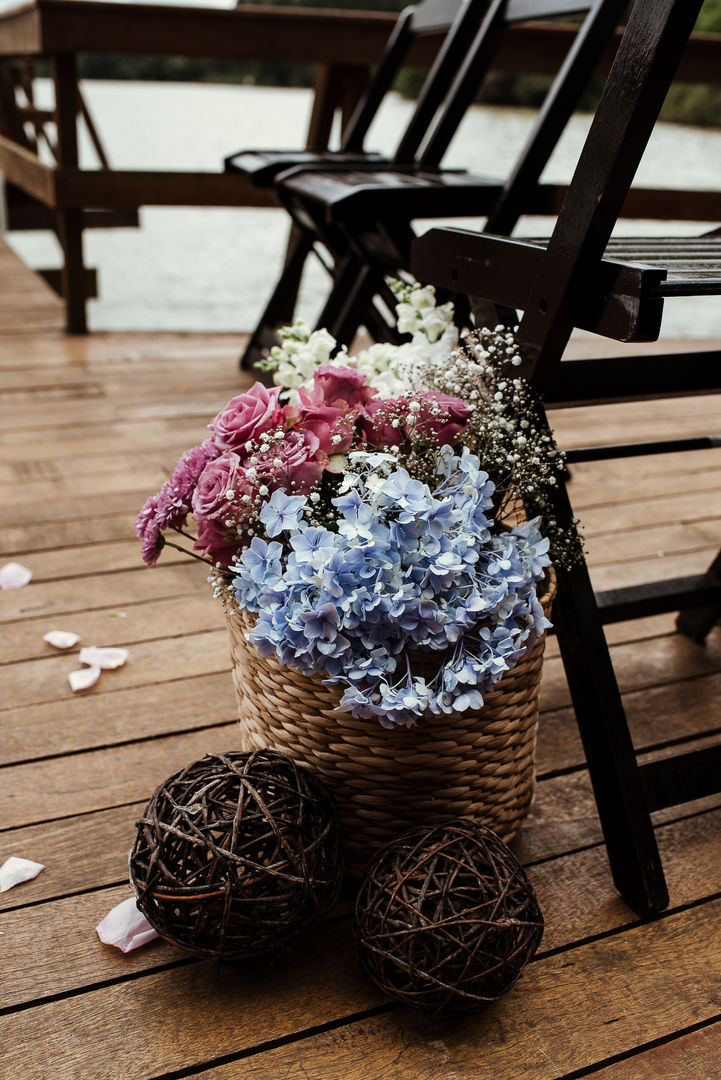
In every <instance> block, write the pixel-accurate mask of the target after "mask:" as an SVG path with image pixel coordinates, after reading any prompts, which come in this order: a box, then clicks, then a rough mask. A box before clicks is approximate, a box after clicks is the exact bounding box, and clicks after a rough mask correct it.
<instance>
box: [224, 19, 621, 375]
mask: <svg viewBox="0 0 721 1080" xmlns="http://www.w3.org/2000/svg"><path fill="white" fill-rule="evenodd" d="M624 7H625V2H624V0H585V2H584V0H534V2H533V3H532V2H530V0H491V3H490V4H489V5H488V10H487V12H486V14H485V17H484V18H483V21H482V22H481V24H480V26H479V27H478V29H477V31H476V32H475V34H469V33H468V22H469V18H468V15H467V14H464V11H463V10H462V11H461V13H460V14H459V16H458V18H457V19H456V22H455V23H454V25H453V27H452V28H451V30H450V32H449V34H448V36H447V38H446V40H445V42H444V46H443V49H442V50H441V53H440V54H439V56H438V59H437V61H436V63H435V65H434V66H433V68H432V69H431V71H430V73H429V75H428V78H427V80H426V82H425V84H424V87H423V89H422V91H421V94H420V96H419V98H418V101H417V103H416V106H415V108H414V110H413V112H412V114H411V118H410V120H409V123H408V124H407V126H406V129H405V131H404V132H403V133H402V136H401V138H400V140H399V143H398V146H397V148H396V151H395V154H394V156H393V159H392V161H391V162H390V163H388V164H386V165H384V166H381V167H378V166H375V167H374V164H373V162H372V161H369V162H368V163H367V167H366V166H365V165H364V166H363V167H362V168H361V167H359V166H358V165H357V164H356V165H354V166H353V167H352V168H349V167H348V165H347V164H339V165H338V166H336V167H330V166H326V167H324V168H317V167H315V166H311V167H308V166H300V167H298V168H294V169H290V170H288V171H286V172H284V173H281V174H280V175H279V176H278V177H277V179H276V189H275V190H276V197H277V198H278V199H279V201H281V202H282V203H283V205H284V206H285V207H286V208H287V209H288V211H289V213H290V214H291V217H292V219H293V222H294V224H295V226H296V228H297V230H298V232H299V234H300V237H301V240H300V241H299V242H298V244H299V245H302V244H305V245H311V244H314V245H316V246H319V245H322V247H323V248H324V249H326V250H327V251H328V252H329V254H330V260H331V262H330V265H331V270H332V274H333V280H332V284H331V289H330V292H329V295H328V299H327V302H326V304H325V306H324V308H323V311H322V313H321V315H320V317H319V319H318V325H323V326H326V327H327V328H328V329H329V330H330V332H331V333H332V334H333V335H334V337H336V339H337V340H338V341H339V342H341V343H344V344H348V343H350V341H351V339H352V338H353V335H354V334H355V332H356V330H357V329H358V327H359V326H360V325H362V324H363V325H365V326H366V327H367V328H368V330H369V332H370V333H371V335H373V336H375V337H376V338H383V339H387V340H393V339H394V334H395V330H394V325H393V320H392V318H389V315H388V312H387V310H386V307H387V304H386V302H387V299H388V297H389V295H390V294H389V291H388V289H387V286H386V283H385V276H386V275H387V274H389V273H398V271H400V270H403V269H408V267H409V260H410V244H411V241H412V239H413V237H414V235H415V234H414V232H413V228H412V222H413V220H414V219H416V218H437V217H454V216H467V215H468V214H478V215H486V214H489V213H491V215H492V218H493V220H494V222H495V225H494V227H495V228H496V229H497V230H502V231H510V229H512V228H513V225H514V224H515V222H516V220H517V219H518V216H519V214H520V213H521V212H529V213H530V212H533V213H549V212H555V211H556V209H557V207H558V201H559V191H558V189H557V188H556V187H555V186H554V185H545V186H543V185H540V184H539V178H540V175H541V173H542V171H543V168H544V166H545V165H546V163H547V161H548V159H549V157H550V155H551V153H552V151H553V149H554V148H555V146H556V143H557V141H558V139H559V137H560V135H561V133H562V132H563V130H564V128H565V126H566V124H567V122H568V119H569V118H570V116H571V114H572V113H573V111H574V109H575V107H576V106H577V103H578V100H579V98H580V96H581V94H582V93H583V91H584V90H585V88H586V87H587V85H588V82H589V80H590V78H591V76H592V74H593V72H594V70H595V68H596V66H597V64H598V61H599V59H600V57H601V54H602V52H603V50H604V48H605V47H606V45H607V43H608V41H609V39H610V37H611V35H612V33H613V30H614V29H615V26H616V24H617V21H618V19H619V17H620V15H621V13H622V11H623V9H624ZM572 13H580V14H583V15H584V19H583V22H582V23H581V24H580V26H579V28H578V32H577V34H576V36H575V38H574V41H573V45H572V46H571V49H570V51H569V53H568V55H567V57H566V59H565V61H564V62H563V64H562V66H561V69H560V70H559V73H558V75H557V77H556V79H555V80H554V82H553V85H552V87H551V89H550V90H549V92H548V94H547V96H546V99H545V101H544V104H543V106H542V108H541V110H540V113H539V116H538V119H537V122H536V124H535V126H534V128H533V131H532V133H531V135H530V137H529V139H528V142H527V144H526V146H525V148H524V151H523V153H522V155H521V158H520V159H519V162H518V165H517V166H516V168H515V169H514V170H513V172H512V174H511V176H510V177H508V178H504V177H500V178H499V177H486V176H478V175H472V174H469V173H467V172H462V171H460V172H459V171H450V170H446V171H444V170H442V169H441V167H440V164H441V161H442V158H443V156H444V154H445V152H446V150H447V148H448V146H449V144H450V142H451V140H452V138H453V136H454V134H455V132H456V130H457V128H458V125H459V124H460V122H461V120H462V118H463V116H464V114H465V112H466V111H467V109H468V107H469V105H470V104H471V102H472V101H473V99H474V97H475V96H476V94H477V92H478V90H479V88H480V86H481V85H482V83H483V80H484V78H485V77H486V75H487V74H488V72H489V70H490V69H491V67H492V64H493V61H494V59H495V57H496V55H497V51H498V49H499V47H500V44H501V42H502V41H503V39H504V36H505V34H506V32H507V30H508V29H509V27H511V26H512V25H514V24H515V23H518V22H522V21H525V20H527V19H528V18H530V17H533V18H534V19H558V18H559V17H560V16H564V15H569V14H572ZM459 49H462V52H463V59H462V62H460V63H459V60H458V57H459ZM305 250H306V251H307V247H306V249H305ZM297 251H298V253H299V257H302V258H304V257H305V254H304V251H303V247H302V246H298V247H297ZM296 273H297V266H295V265H293V256H291V260H290V261H289V264H288V265H287V267H286V269H285V271H284V273H283V274H282V275H281V278H280V279H279V281H278V284H277V286H276V289H275V290H274V293H273V296H272V297H271V300H270V302H269V304H268V306H267V308H266V310H265V312H264V314H263V316H262V317H261V319H260V322H259V324H258V327H257V328H256V331H255V333H254V334H253V336H252V338H251V343H250V346H249V348H248V350H247V352H246V355H245V358H244V364H245V365H247V364H248V363H250V362H252V361H253V360H254V359H255V358H257V355H258V353H259V351H260V350H261V349H262V347H263V346H266V347H267V345H269V344H271V343H273V341H274V340H275V339H274V336H273V334H274V331H275V329H276V326H277V323H278V319H277V314H278V309H279V307H280V306H282V302H283V299H284V297H285V295H286V292H287V289H286V279H287V278H288V279H292V278H293V277H294V276H295V275H296Z"/></svg>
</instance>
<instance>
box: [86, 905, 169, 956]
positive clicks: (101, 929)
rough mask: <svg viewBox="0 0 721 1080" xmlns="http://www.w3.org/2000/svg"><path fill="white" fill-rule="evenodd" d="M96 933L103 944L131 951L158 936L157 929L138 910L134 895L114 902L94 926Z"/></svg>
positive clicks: (122, 950) (126, 951) (125, 951)
mask: <svg viewBox="0 0 721 1080" xmlns="http://www.w3.org/2000/svg"><path fill="white" fill-rule="evenodd" d="M95 930H96V933H97V935H98V937H99V938H100V940H101V941H102V942H103V944H104V945H114V946H115V948H116V949H120V951H121V952H124V953H128V952H132V950H133V949H139V948H140V946H141V945H147V943H148V942H149V941H153V940H154V939H155V938H156V937H158V932H157V930H153V928H152V926H151V925H150V923H149V922H148V920H147V919H146V918H145V916H144V915H143V913H142V912H141V911H139V909H138V904H137V901H136V899H135V897H134V896H129V897H128V899H127V900H123V901H121V903H119V904H116V905H115V907H114V908H112V910H110V911H109V912H108V914H107V915H106V916H105V918H104V919H103V920H102V922H99V923H98V925H97V926H96V927H95Z"/></svg>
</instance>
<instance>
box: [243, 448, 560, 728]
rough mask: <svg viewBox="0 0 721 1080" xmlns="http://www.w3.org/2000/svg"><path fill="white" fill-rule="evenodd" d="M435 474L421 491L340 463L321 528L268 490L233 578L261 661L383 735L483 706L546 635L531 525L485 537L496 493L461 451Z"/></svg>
mask: <svg viewBox="0 0 721 1080" xmlns="http://www.w3.org/2000/svg"><path fill="white" fill-rule="evenodd" d="M437 471H438V481H437V484H436V485H435V490H433V491H432V490H431V488H430V487H429V486H428V485H427V484H424V483H422V482H421V481H420V480H417V479H414V478H413V477H411V476H410V475H409V474H408V472H407V471H406V470H405V469H403V468H399V467H398V462H397V460H396V458H394V457H393V456H392V455H391V454H384V453H367V452H364V451H359V452H357V453H354V454H351V455H350V464H349V471H348V472H347V473H346V475H345V477H344V480H343V483H342V485H341V488H340V493H339V495H338V497H337V498H335V499H334V500H333V505H334V506H335V507H336V509H337V511H338V517H337V520H336V521H335V522H332V523H330V524H331V525H332V528H325V527H323V526H319V525H317V524H312V523H310V522H309V521H308V520H307V518H308V516H309V511H310V506H309V504H308V500H307V499H306V498H305V497H303V496H292V497H289V496H287V495H286V494H285V493H284V492H282V491H275V492H274V493H273V495H272V496H271V497H270V499H269V500H268V502H267V503H266V505H265V507H264V509H263V511H262V512H261V520H262V521H263V523H264V524H265V525H266V529H267V535H268V537H269V539H270V542H267V541H266V540H264V539H262V538H261V537H259V536H256V537H254V539H253V541H252V543H251V544H250V546H249V547H248V548H246V549H245V551H244V552H243V553H242V555H241V556H240V558H239V559H238V561H237V562H236V564H235V566H234V568H233V569H234V570H235V571H236V575H237V576H236V577H235V579H234V586H235V589H236V597H237V601H238V603H239V605H240V606H241V607H242V608H244V609H245V610H247V611H250V612H255V613H257V615H258V619H257V622H256V625H255V627H254V629H253V630H252V631H251V632H250V634H249V635H248V637H249V640H250V641H251V642H252V643H253V644H254V645H255V646H256V648H257V649H258V651H259V652H260V653H261V655H263V656H271V655H275V657H276V658H277V659H278V661H279V662H280V663H281V664H287V665H288V666H289V667H293V668H296V669H297V670H299V671H301V672H304V673H306V674H311V673H315V672H322V673H325V675H326V676H327V679H326V682H328V683H335V684H341V685H343V686H344V687H345V689H344V693H343V697H342V700H341V708H342V709H343V710H345V711H351V712H352V713H353V714H354V715H356V716H363V717H367V716H377V717H378V719H379V720H380V722H381V723H382V724H383V725H384V726H387V727H390V726H392V725H394V724H400V725H410V724H414V723H415V722H416V721H417V720H418V719H419V718H420V717H421V716H423V715H424V714H425V713H434V714H440V713H448V714H450V713H453V712H454V711H463V710H465V709H469V708H474V709H475V708H480V706H481V705H482V704H483V694H484V693H486V692H487V691H488V690H489V689H490V688H491V687H492V686H493V685H494V683H496V682H497V681H498V680H499V679H500V678H501V676H502V675H503V673H504V672H505V671H507V670H508V669H509V668H510V667H512V666H513V665H514V664H515V663H516V661H517V660H519V659H520V658H521V656H523V655H524V653H525V652H526V651H527V649H528V648H529V647H530V646H531V645H532V644H533V642H534V641H535V639H536V637H537V636H538V635H539V634H541V633H543V631H544V630H545V628H546V627H548V626H549V625H550V623H549V622H548V621H547V619H546V618H545V616H544V614H543V610H542V608H541V605H540V604H539V602H538V599H537V596H536V588H535V586H536V583H537V582H538V581H539V580H540V579H541V578H542V576H543V572H544V568H545V567H546V566H548V565H549V558H548V554H547V551H548V540H546V539H544V538H543V537H542V536H541V534H540V532H539V531H538V527H537V522H536V521H530V522H527V523H525V524H523V525H518V526H516V527H515V528H513V529H511V530H510V531H501V532H498V533H492V532H491V525H492V521H491V519H490V518H489V516H488V515H489V513H491V512H492V506H493V503H492V495H493V484H492V483H491V481H490V480H489V479H488V475H487V474H486V473H485V472H483V471H482V470H481V467H480V462H479V460H478V458H477V457H475V456H474V455H473V454H471V453H470V452H469V451H468V449H467V448H465V449H464V450H463V454H462V455H461V456H458V455H456V454H454V452H453V450H452V448H451V447H450V446H443V447H440V448H439V451H438V465H437ZM272 537H278V539H277V540H275V539H271V538H272ZM434 657H435V659H436V661H437V662H436V663H433V660H434Z"/></svg>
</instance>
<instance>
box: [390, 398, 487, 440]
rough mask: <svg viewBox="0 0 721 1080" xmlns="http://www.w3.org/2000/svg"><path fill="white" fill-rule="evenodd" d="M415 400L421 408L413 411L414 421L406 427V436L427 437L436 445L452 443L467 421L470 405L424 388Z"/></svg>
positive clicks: (459, 399)
mask: <svg viewBox="0 0 721 1080" xmlns="http://www.w3.org/2000/svg"><path fill="white" fill-rule="evenodd" d="M415 400H416V401H417V402H418V403H419V404H420V406H421V408H420V410H419V411H418V412H416V413H415V421H414V423H413V424H410V425H408V427H407V429H406V430H407V434H408V436H409V437H410V438H412V437H413V436H414V435H415V436H416V437H418V436H420V437H421V438H425V439H429V440H430V441H431V442H432V443H434V444H435V445H436V446H442V445H444V444H445V443H454V442H455V441H456V439H457V438H458V436H459V435H460V433H461V432H462V431H463V429H464V427H465V426H466V424H467V423H468V419H469V417H470V415H471V407H470V405H467V404H466V402H465V401H463V400H462V399H461V398H457V397H451V395H450V394H441V393H439V392H438V391H435V390H424V391H423V393H422V394H418V395H416V399H415Z"/></svg>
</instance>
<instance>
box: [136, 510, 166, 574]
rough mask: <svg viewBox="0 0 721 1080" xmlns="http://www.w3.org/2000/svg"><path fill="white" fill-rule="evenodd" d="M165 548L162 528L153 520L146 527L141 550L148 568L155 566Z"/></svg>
mask: <svg viewBox="0 0 721 1080" xmlns="http://www.w3.org/2000/svg"><path fill="white" fill-rule="evenodd" d="M164 546H165V539H164V537H163V534H162V533H161V531H160V526H159V525H158V522H157V520H156V519H152V520H151V521H149V522H148V524H147V525H146V528H145V532H144V534H143V545H142V547H141V549H140V554H141V555H142V558H143V562H144V563H146V564H147V565H148V566H154V565H155V564H156V562H157V561H158V557H159V555H160V552H161V551H162V550H163V547H164Z"/></svg>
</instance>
